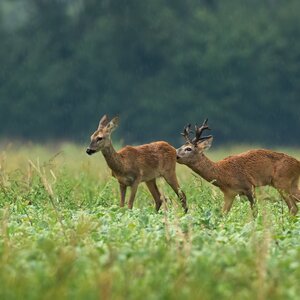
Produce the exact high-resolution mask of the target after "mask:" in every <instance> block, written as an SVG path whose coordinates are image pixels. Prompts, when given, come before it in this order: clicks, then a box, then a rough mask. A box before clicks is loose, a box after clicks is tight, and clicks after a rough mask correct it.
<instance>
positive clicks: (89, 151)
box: [86, 148, 96, 155]
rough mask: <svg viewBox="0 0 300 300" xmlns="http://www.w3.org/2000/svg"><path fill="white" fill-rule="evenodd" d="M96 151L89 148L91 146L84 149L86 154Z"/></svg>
mask: <svg viewBox="0 0 300 300" xmlns="http://www.w3.org/2000/svg"><path fill="white" fill-rule="evenodd" d="M95 152H96V151H95V150H93V149H91V148H87V149H86V153H87V154H88V155H92V154H94V153H95Z"/></svg>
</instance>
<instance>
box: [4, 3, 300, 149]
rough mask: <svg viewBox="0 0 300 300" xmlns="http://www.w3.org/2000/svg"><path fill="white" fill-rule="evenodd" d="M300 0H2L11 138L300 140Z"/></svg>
mask: <svg viewBox="0 0 300 300" xmlns="http://www.w3.org/2000/svg"><path fill="white" fill-rule="evenodd" d="M299 14H300V1H299V0H228V1H223V0H184V1H183V0H145V1H141V0H1V1H0V42H1V43H0V66H1V67H0V120H1V126H0V138H1V139H12V138H13V139H21V140H31V141H40V142H43V141H47V140H52V141H53V140H54V141H55V140H58V141H59V140H69V141H77V142H87V141H88V140H89V136H90V134H91V133H92V131H93V130H94V129H96V127H97V124H98V121H99V118H100V117H101V116H102V115H103V114H104V113H108V114H109V115H111V116H112V115H114V114H119V115H120V118H121V122H120V126H119V129H118V130H117V131H116V133H115V136H116V139H119V140H121V139H122V140H124V142H125V143H127V144H128V143H142V142H149V141H152V140H167V141H169V142H171V143H174V144H175V145H176V146H178V145H179V144H180V143H181V141H182V140H181V138H180V135H179V132H180V131H181V130H182V127H183V126H184V125H185V124H186V123H188V122H191V123H195V122H198V123H200V122H202V121H203V119H204V118H205V117H208V118H209V120H210V121H209V123H210V126H211V128H212V129H213V132H212V133H213V134H214V135H215V141H216V143H220V144H222V143H247V144H249V143H257V144H258V143H259V144H262V145H291V146H297V145H298V146H299V145H300V99H299V95H300V15H299Z"/></svg>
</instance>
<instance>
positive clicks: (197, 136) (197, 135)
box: [192, 119, 211, 144]
mask: <svg viewBox="0 0 300 300" xmlns="http://www.w3.org/2000/svg"><path fill="white" fill-rule="evenodd" d="M207 122H208V119H205V120H204V122H203V124H202V125H201V127H198V126H197V125H195V138H194V139H193V141H192V142H193V144H197V143H198V142H199V141H202V140H206V139H208V138H210V137H211V135H207V136H203V137H201V134H202V133H203V131H204V130H210V128H209V127H208V125H207Z"/></svg>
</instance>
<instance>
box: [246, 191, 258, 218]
mask: <svg viewBox="0 0 300 300" xmlns="http://www.w3.org/2000/svg"><path fill="white" fill-rule="evenodd" d="M245 196H246V197H247V198H248V200H249V202H250V207H251V210H252V214H253V216H254V217H255V216H256V215H257V206H256V198H255V190H254V186H252V188H251V189H249V190H247V191H246V192H245Z"/></svg>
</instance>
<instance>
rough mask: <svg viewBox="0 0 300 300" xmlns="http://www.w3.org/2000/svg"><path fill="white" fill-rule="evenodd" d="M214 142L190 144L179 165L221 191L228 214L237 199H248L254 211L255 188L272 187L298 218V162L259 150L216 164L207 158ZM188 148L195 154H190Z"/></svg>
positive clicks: (183, 150)
mask: <svg viewBox="0 0 300 300" xmlns="http://www.w3.org/2000/svg"><path fill="white" fill-rule="evenodd" d="M211 142H212V137H209V138H208V139H206V140H204V141H200V142H199V143H198V144H197V145H195V144H192V143H186V144H185V145H183V146H182V147H180V148H179V149H177V161H178V163H181V164H185V165H187V166H188V167H190V168H191V169H192V170H193V171H195V172H196V173H197V174H199V175H200V176H201V177H203V178H204V179H206V180H207V181H209V182H211V183H212V184H214V185H215V186H217V187H219V188H220V189H221V191H222V192H223V193H224V206H223V211H224V212H226V213H227V212H229V211H230V209H231V206H232V203H233V200H234V198H235V196H236V195H244V196H246V197H247V198H248V200H249V201H250V204H251V208H253V206H254V204H255V192H254V188H255V187H259V186H266V185H269V186H272V187H274V188H276V189H277V190H278V191H279V192H280V194H281V195H282V197H283V199H284V200H285V202H286V204H287V205H288V208H289V211H290V213H291V214H293V215H296V214H297V212H298V207H297V205H296V202H297V201H299V200H300V190H299V189H298V181H299V176H300V162H299V161H298V160H297V159H295V158H293V157H291V156H288V155H286V154H284V153H278V152H274V151H271V150H264V149H258V150H250V151H247V152H244V153H241V154H238V155H233V156H229V157H227V158H225V159H223V160H221V161H218V162H213V161H211V160H209V159H208V158H207V157H206V156H205V155H204V154H203V151H204V150H205V149H208V148H209V147H210V145H211ZM187 148H191V149H192V150H190V151H186V149H187Z"/></svg>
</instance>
